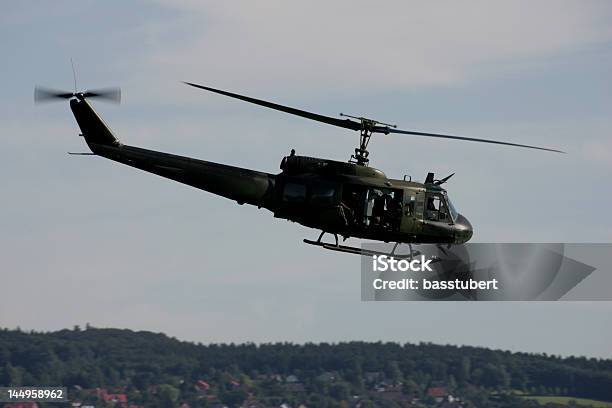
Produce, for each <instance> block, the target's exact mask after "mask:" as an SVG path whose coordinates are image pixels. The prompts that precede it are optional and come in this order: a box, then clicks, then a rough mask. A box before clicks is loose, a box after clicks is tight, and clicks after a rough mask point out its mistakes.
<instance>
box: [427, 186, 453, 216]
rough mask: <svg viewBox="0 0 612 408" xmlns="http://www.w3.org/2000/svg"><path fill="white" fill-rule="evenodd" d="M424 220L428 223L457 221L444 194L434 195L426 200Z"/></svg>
mask: <svg viewBox="0 0 612 408" xmlns="http://www.w3.org/2000/svg"><path fill="white" fill-rule="evenodd" d="M425 218H426V219H428V220H430V221H443V222H454V221H455V220H456V219H457V211H456V210H455V207H453V206H452V204H450V201H449V200H448V197H447V196H446V193H444V194H440V193H435V194H431V195H429V196H428V197H427V199H426V202H425ZM451 220H452V221H451Z"/></svg>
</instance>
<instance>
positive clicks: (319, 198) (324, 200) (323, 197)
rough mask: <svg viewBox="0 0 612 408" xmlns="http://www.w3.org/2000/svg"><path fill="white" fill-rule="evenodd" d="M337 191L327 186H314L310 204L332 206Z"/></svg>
mask: <svg viewBox="0 0 612 408" xmlns="http://www.w3.org/2000/svg"><path fill="white" fill-rule="evenodd" d="M335 195H336V190H334V189H333V188H332V187H327V186H317V185H315V186H313V188H312V194H311V196H310V202H311V203H313V204H318V205H331V204H333V203H334V196H335Z"/></svg>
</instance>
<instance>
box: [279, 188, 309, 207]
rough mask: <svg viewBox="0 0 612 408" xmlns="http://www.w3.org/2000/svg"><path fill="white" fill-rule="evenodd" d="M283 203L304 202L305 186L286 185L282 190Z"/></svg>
mask: <svg viewBox="0 0 612 408" xmlns="http://www.w3.org/2000/svg"><path fill="white" fill-rule="evenodd" d="M283 201H286V202H288V203H300V202H304V201H306V186H305V185H303V184H297V183H286V184H285V189H284V190H283Z"/></svg>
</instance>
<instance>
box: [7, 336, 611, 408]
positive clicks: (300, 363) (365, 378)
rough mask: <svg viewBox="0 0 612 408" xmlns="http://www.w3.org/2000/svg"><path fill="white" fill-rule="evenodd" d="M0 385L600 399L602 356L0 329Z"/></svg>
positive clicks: (217, 400)
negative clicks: (217, 341)
mask: <svg viewBox="0 0 612 408" xmlns="http://www.w3.org/2000/svg"><path fill="white" fill-rule="evenodd" d="M0 385H2V386H9V385H10V386H19V385H24V386H44V385H48V386H58V385H61V386H65V387H67V388H68V394H69V396H70V398H71V400H73V401H81V402H83V404H85V403H89V404H91V405H94V406H113V405H117V404H119V405H121V406H128V405H127V404H128V403H129V405H130V406H132V405H135V406H160V407H165V406H179V405H182V404H183V406H191V407H197V406H202V407H217V406H219V407H221V406H228V407H239V406H244V407H275V406H281V405H282V404H286V405H285V406H291V407H295V408H297V407H300V406H303V407H353V406H354V407H373V406H388V407H401V406H423V407H430V406H431V407H436V406H445V407H516V406H525V407H532V406H538V403H537V402H535V401H534V400H530V399H528V398H526V397H527V396H558V397H571V398H576V399H579V398H585V399H592V400H598V401H612V360H611V359H594V358H585V357H565V358H562V357H559V356H554V355H547V354H528V353H514V352H509V351H500V350H490V349H486V348H479V347H465V346H463V347H459V346H450V345H436V344H430V343H420V344H409V343H406V344H398V343H392V342H375V343H372V342H345V343H333V344H332V343H318V344H314V343H305V344H292V343H274V344H253V343H245V344H207V345H204V344H200V343H191V342H186V341H180V340H177V339H175V338H172V337H168V336H166V335H165V334H162V333H152V332H144V331H131V330H125V329H101V328H94V327H90V326H89V325H87V327H84V328H80V327H78V326H76V327H74V328H73V329H66V330H60V331H55V332H34V331H31V332H25V331H22V330H20V329H1V330H0ZM571 404H572V405H573V406H583V405H579V403H578V402H573V401H572V402H571ZM39 406H44V404H43V405H39ZM547 406H561V405H555V404H554V403H550V404H549V405H547ZM584 406H587V405H584Z"/></svg>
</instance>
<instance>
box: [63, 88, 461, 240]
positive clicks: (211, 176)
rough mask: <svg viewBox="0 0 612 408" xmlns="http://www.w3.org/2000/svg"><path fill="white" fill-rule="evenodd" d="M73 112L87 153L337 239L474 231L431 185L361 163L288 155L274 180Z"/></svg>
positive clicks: (76, 107)
mask: <svg viewBox="0 0 612 408" xmlns="http://www.w3.org/2000/svg"><path fill="white" fill-rule="evenodd" d="M70 106H71V109H72V111H73V113H74V116H75V118H76V120H77V122H78V124H79V126H80V128H81V132H82V135H83V136H84V138H85V140H86V142H87V144H88V146H89V147H90V149H91V151H92V152H93V153H94V154H95V155H98V156H101V157H105V158H107V159H110V160H113V161H117V162H120V163H123V164H126V165H129V166H132V167H136V168H139V169H141V170H144V171H147V172H150V173H154V174H157V175H159V176H162V177H166V178H169V179H172V180H175V181H178V182H181V183H184V184H188V185H190V186H193V187H196V188H199V189H202V190H206V191H209V192H211V193H213V194H217V195H220V196H223V197H225V198H228V199H231V200H234V201H236V202H237V203H239V204H251V205H254V206H257V207H259V208H266V209H268V210H270V211H272V212H273V213H274V216H275V217H277V218H282V219H287V220H290V221H294V222H297V223H300V224H302V225H304V226H307V227H310V228H315V229H318V230H321V231H325V232H328V233H332V234H337V235H341V236H343V237H355V238H363V239H371V240H378V241H385V242H404V243H445V244H446V243H448V244H452V243H464V242H467V241H468V240H469V239H470V238H471V236H472V226H471V225H470V223H469V222H468V221H467V219H466V218H465V217H463V216H462V215H461V214H458V213H457V212H456V210H455V209H454V207H453V206H452V203H451V202H450V200H449V199H448V196H447V193H446V191H445V190H444V189H443V188H441V187H440V186H439V185H436V184H435V183H433V182H429V183H417V182H413V181H406V180H395V179H389V178H387V177H386V176H385V174H384V173H383V172H382V171H380V170H377V169H375V168H372V167H369V166H364V165H361V164H356V163H350V162H348V163H347V162H340V161H334V160H328V159H319V158H312V157H306V156H297V155H294V154H292V155H290V156H287V157H285V158H284V159H283V160H282V163H281V172H280V173H279V174H270V173H264V172H258V171H253V170H249V169H244V168H239V167H234V166H228V165H225V164H219V163H213V162H208V161H204V160H198V159H193V158H189V157H184V156H177V155H173V154H168V153H163V152H158V151H153V150H148V149H142V148H139V147H133V146H128V145H124V144H122V143H120V142H119V140H118V139H117V138H115V136H114V135H113V134H112V132H111V130H110V129H109V128H108V127H107V126H106V125H105V124H104V122H103V121H102V119H101V118H100V117H99V116H98V115H97V113H96V112H95V111H94V109H93V108H92V107H91V105H90V104H89V103H88V102H87V101H86V100H85V99H78V98H76V99H72V100H71V101H70Z"/></svg>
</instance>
